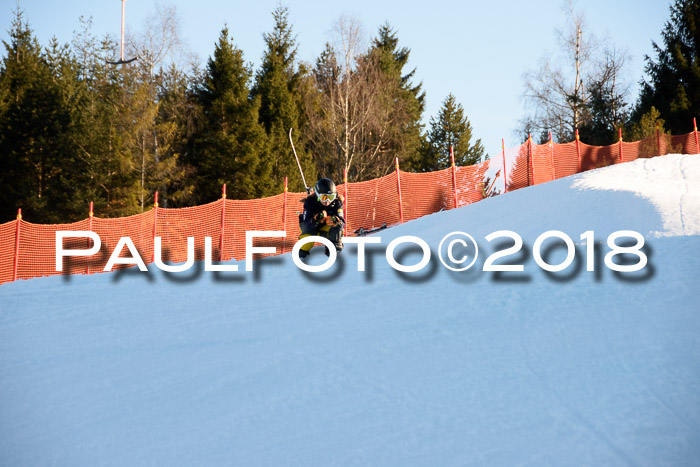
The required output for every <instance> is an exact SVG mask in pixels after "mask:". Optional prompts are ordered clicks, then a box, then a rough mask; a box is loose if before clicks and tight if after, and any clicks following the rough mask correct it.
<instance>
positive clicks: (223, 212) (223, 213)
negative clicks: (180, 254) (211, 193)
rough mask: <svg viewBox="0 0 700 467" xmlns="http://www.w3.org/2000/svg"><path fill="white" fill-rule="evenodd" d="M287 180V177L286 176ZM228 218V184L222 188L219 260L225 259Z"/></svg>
mask: <svg viewBox="0 0 700 467" xmlns="http://www.w3.org/2000/svg"><path fill="white" fill-rule="evenodd" d="M285 180H286V178H285ZM225 220H226V184H225V183H224V186H223V188H222V189H221V230H220V234H219V261H223V260H224V229H225V227H224V225H225V224H224V222H225Z"/></svg>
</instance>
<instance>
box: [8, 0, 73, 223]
mask: <svg viewBox="0 0 700 467" xmlns="http://www.w3.org/2000/svg"><path fill="white" fill-rule="evenodd" d="M4 46H5V56H4V57H3V60H2V63H1V64H0V166H2V168H3V169H2V170H1V171H0V185H1V186H2V187H3V189H2V190H0V216H1V217H2V220H3V221H7V220H10V219H12V218H14V217H15V215H16V212H17V209H18V208H22V209H23V212H24V213H25V216H26V217H27V218H28V219H31V220H32V221H34V222H59V221H64V220H75V219H77V218H78V217H85V213H86V211H85V208H83V209H80V208H79V207H78V204H80V203H77V202H76V200H82V199H83V198H82V196H77V195H76V194H75V193H74V189H73V186H74V185H78V186H84V185H81V184H79V183H78V182H79V180H78V178H80V176H81V174H82V172H83V168H84V166H83V162H82V161H81V160H80V159H79V158H78V157H77V152H76V146H75V144H74V138H75V136H76V134H75V131H76V128H75V126H74V121H75V115H76V112H77V111H78V108H79V106H80V105H81V100H80V98H79V96H80V91H79V89H78V86H79V85H78V83H77V82H76V80H75V76H76V74H75V72H74V65H73V63H72V62H71V61H70V60H69V57H68V55H67V51H66V48H65V47H61V46H59V45H58V43H57V42H56V41H55V40H53V41H52V45H51V47H50V48H49V50H48V51H42V49H41V47H40V45H39V43H38V41H37V40H36V38H35V37H34V35H33V32H32V30H31V29H30V28H29V25H28V24H27V22H26V21H24V18H23V13H22V11H21V10H18V11H17V12H16V15H15V18H14V20H13V23H12V28H11V30H10V42H9V43H8V42H4ZM76 96H78V97H77V98H76ZM79 211H80V214H79ZM81 214H82V215H81Z"/></svg>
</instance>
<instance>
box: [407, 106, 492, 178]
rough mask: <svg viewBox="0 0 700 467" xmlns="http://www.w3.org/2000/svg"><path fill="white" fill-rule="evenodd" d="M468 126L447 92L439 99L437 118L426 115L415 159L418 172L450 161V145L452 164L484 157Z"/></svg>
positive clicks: (461, 164)
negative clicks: (422, 141) (424, 138)
mask: <svg viewBox="0 0 700 467" xmlns="http://www.w3.org/2000/svg"><path fill="white" fill-rule="evenodd" d="M472 137H473V135H472V126H471V124H470V123H469V119H468V118H467V116H466V115H464V108H463V107H462V105H461V104H459V103H458V102H457V100H456V98H455V96H454V95H452V94H451V93H450V94H449V95H448V96H447V98H446V99H445V100H444V101H443V103H442V107H441V108H440V111H439V112H438V115H437V118H435V117H433V118H431V119H430V130H429V131H428V135H427V144H426V145H425V146H424V148H423V150H422V151H421V153H422V155H423V158H422V160H420V161H416V162H415V166H416V167H415V168H416V169H417V170H419V171H422V172H428V171H434V170H442V169H446V168H448V167H450V166H451V165H452V161H451V156H450V148H451V147H453V148H454V158H455V164H456V165H458V166H467V165H473V164H477V163H479V162H480V161H481V159H482V158H483V157H484V152H485V151H484V146H483V145H482V144H481V140H480V139H477V140H476V141H475V142H474V143H473V144H472Z"/></svg>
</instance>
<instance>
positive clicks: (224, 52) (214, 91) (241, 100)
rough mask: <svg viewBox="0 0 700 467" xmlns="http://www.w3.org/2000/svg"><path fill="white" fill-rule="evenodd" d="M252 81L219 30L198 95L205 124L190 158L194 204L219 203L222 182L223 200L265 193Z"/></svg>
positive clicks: (237, 52)
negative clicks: (194, 179)
mask: <svg viewBox="0 0 700 467" xmlns="http://www.w3.org/2000/svg"><path fill="white" fill-rule="evenodd" d="M251 76H252V71H251V67H250V65H246V64H245V63H244V61H243V52H242V51H241V50H240V49H238V48H237V47H236V46H235V45H234V44H233V41H232V40H231V39H229V32H228V28H227V27H224V28H223V29H222V31H221V34H220V36H219V41H218V43H217V44H216V47H215V50H214V56H213V57H211V58H210V59H209V61H208V64H207V70H206V73H205V77H204V82H203V83H202V85H201V87H200V89H199V91H198V99H199V102H200V104H201V106H202V112H203V115H204V120H205V128H204V130H203V132H202V133H201V135H200V136H199V138H198V148H199V149H198V153H197V155H196V159H195V160H196V169H197V192H198V195H197V197H196V198H197V199H198V200H199V202H205V201H213V200H215V199H218V198H220V197H221V188H222V185H223V184H224V183H226V184H227V195H230V196H231V197H234V198H239V199H247V198H256V197H260V196H263V195H265V194H267V193H266V192H265V187H266V186H267V185H269V169H268V168H267V167H266V166H265V165H264V164H261V161H260V156H261V155H262V154H264V153H265V149H266V144H265V133H264V129H263V127H262V126H261V125H260V124H259V123H258V114H259V111H260V98H253V99H250V96H249V95H250V90H249V82H250V79H251Z"/></svg>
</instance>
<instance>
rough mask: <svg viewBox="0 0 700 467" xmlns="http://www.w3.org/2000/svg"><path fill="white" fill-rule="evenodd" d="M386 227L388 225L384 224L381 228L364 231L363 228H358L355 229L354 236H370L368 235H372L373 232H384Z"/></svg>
mask: <svg viewBox="0 0 700 467" xmlns="http://www.w3.org/2000/svg"><path fill="white" fill-rule="evenodd" d="M387 227H388V225H386V222H385V223H383V224H382V225H381V226H379V227H375V228H373V229H365V228H364V227H360V228H359V229H357V230H356V231H355V235H357V236H359V237H364V236H365V235H370V234H373V233H375V232H379V231H380V230H384V229H386V228H387Z"/></svg>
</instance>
